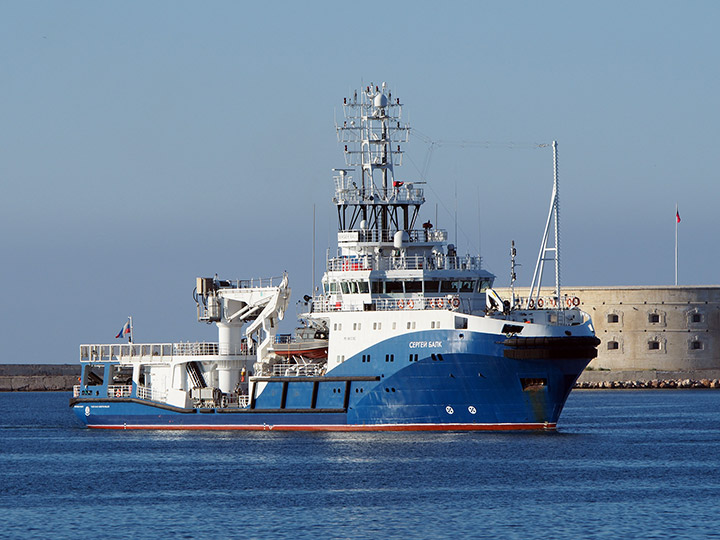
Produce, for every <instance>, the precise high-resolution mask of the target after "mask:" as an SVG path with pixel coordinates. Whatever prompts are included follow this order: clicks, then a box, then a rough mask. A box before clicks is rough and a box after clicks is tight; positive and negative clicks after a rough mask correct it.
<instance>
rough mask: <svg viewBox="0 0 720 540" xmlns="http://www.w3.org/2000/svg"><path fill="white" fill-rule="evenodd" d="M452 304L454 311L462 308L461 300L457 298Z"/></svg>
mask: <svg viewBox="0 0 720 540" xmlns="http://www.w3.org/2000/svg"><path fill="white" fill-rule="evenodd" d="M451 303H452V307H453V309H457V308H459V307H460V299H459V298H458V297H457V296H455V297H454V298H453V299H452V301H451Z"/></svg>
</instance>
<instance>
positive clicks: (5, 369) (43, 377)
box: [0, 364, 80, 392]
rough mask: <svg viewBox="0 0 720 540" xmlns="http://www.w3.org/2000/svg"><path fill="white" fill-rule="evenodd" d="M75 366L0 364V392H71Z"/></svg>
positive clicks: (74, 382)
mask: <svg viewBox="0 0 720 540" xmlns="http://www.w3.org/2000/svg"><path fill="white" fill-rule="evenodd" d="M79 374H80V366H79V365H77V364H0V392H12V391H17V390H24V391H40V392H42V391H59V390H72V387H73V385H75V384H78V382H77V381H78V375H79Z"/></svg>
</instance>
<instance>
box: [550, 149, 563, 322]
mask: <svg viewBox="0 0 720 540" xmlns="http://www.w3.org/2000/svg"><path fill="white" fill-rule="evenodd" d="M552 144H553V171H554V186H553V191H554V193H555V200H554V205H555V296H556V297H557V302H558V304H559V303H560V302H562V300H561V298H560V194H559V193H558V191H559V187H560V186H559V185H558V151H557V141H553V143H552ZM564 308H565V306H564V302H563V307H562V309H564Z"/></svg>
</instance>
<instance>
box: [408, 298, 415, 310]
mask: <svg viewBox="0 0 720 540" xmlns="http://www.w3.org/2000/svg"><path fill="white" fill-rule="evenodd" d="M407 308H408V309H415V302H414V301H412V300H408V301H407Z"/></svg>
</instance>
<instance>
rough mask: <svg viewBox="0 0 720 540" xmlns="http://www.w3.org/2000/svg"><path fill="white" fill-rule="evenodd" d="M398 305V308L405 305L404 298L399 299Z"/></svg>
mask: <svg viewBox="0 0 720 540" xmlns="http://www.w3.org/2000/svg"><path fill="white" fill-rule="evenodd" d="M397 307H398V309H403V308H404V307H405V302H404V301H403V300H402V298H401V299H400V300H398V301H397Z"/></svg>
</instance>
